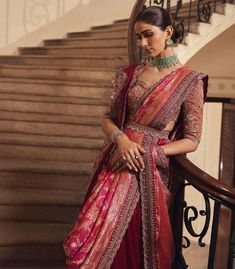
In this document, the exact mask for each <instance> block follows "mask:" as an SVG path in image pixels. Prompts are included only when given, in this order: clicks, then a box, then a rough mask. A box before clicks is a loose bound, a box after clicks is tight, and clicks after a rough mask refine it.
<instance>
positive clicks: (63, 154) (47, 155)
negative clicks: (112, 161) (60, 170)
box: [0, 144, 97, 163]
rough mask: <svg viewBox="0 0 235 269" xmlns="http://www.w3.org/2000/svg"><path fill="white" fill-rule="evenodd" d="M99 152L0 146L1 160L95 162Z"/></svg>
mask: <svg viewBox="0 0 235 269" xmlns="http://www.w3.org/2000/svg"><path fill="white" fill-rule="evenodd" d="M96 154H97V150H82V149H79V148H77V149H68V148H53V147H33V146H27V145H3V144H0V158H8V159H11V158H13V159H28V160H30V159H32V160H44V161H59V162H72V163H77V162H93V161H94V158H95V156H96Z"/></svg>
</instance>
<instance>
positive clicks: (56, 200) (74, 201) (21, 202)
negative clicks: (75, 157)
mask: <svg viewBox="0 0 235 269" xmlns="http://www.w3.org/2000/svg"><path fill="white" fill-rule="evenodd" d="M77 165H79V164H77ZM0 191H1V196H0V204H1V206H29V205H30V206H31V205H33V206H69V207H70V206H71V207H78V206H81V204H82V202H83V199H84V195H85V190H76V191H75V190H74V191H63V190H43V191H42V190H41V189H28V188H15V189H12V188H0ZM0 231H2V227H1V229H0ZM0 233H1V232H0ZM1 243H2V240H0V245H1Z"/></svg>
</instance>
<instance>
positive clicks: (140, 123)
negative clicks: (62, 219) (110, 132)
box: [64, 63, 208, 269]
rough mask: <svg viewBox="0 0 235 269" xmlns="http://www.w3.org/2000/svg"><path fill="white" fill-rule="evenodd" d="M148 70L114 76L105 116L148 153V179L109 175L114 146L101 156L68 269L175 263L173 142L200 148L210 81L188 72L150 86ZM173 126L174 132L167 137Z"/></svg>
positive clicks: (71, 238) (149, 268)
mask: <svg viewBox="0 0 235 269" xmlns="http://www.w3.org/2000/svg"><path fill="white" fill-rule="evenodd" d="M144 65H145V63H143V64H141V65H138V66H136V65H131V66H129V67H127V68H121V69H119V70H117V71H116V76H115V78H114V80H113V86H114V94H113V95H112V99H111V100H112V101H111V102H110V105H109V107H108V110H107V113H106V116H108V117H110V118H111V119H112V120H113V121H114V122H115V123H116V124H117V126H118V127H119V128H120V129H122V130H123V131H124V132H125V134H126V135H127V136H128V137H129V138H130V139H131V140H132V141H134V142H136V143H139V144H140V145H142V147H144V148H145V150H146V154H145V155H144V156H143V158H144V162H145V169H144V171H143V172H138V173H137V172H133V171H129V170H123V171H121V172H113V171H112V170H111V167H110V163H111V161H112V158H113V157H114V156H115V149H116V146H115V145H114V144H112V143H111V142H108V143H107V144H106V145H105V146H104V147H103V149H102V150H101V152H100V154H99V157H98V158H97V160H96V162H95V167H94V171H93V173H92V175H91V182H90V186H89V189H88V192H87V195H86V198H85V200H84V203H83V206H82V209H81V211H80V213H79V215H78V217H77V220H76V223H75V226H74V227H73V229H72V231H71V232H70V233H69V235H68V237H67V238H66V240H65V242H64V249H65V253H66V256H67V268H68V269H77V268H83V269H104V268H111V269H117V268H119V269H127V268H129V269H141V268H144V269H170V268H171V265H172V262H173V259H174V239H173V235H172V230H171V225H170V220H169V215H168V202H169V197H170V193H169V190H168V187H169V180H168V178H169V176H168V164H169V162H168V161H169V160H168V157H167V156H165V155H164V153H163V151H162V150H161V148H160V146H161V145H163V144H166V143H170V141H171V140H173V139H179V138H180V137H187V138H189V139H192V140H194V141H199V140H200V135H201V126H202V106H203V99H204V97H205V94H206V90H207V85H208V76H207V75H206V74H204V73H199V72H196V71H194V70H192V69H191V68H190V67H187V66H183V67H180V68H177V69H176V70H175V71H172V72H171V73H170V74H167V75H166V76H164V77H163V78H162V79H160V80H159V81H157V82H156V83H154V85H152V86H150V87H149V86H147V85H146V84H145V83H144V82H143V81H139V80H138V75H139V74H140V73H141V70H142V69H143V67H144ZM172 120H174V121H175V122H176V124H175V126H174V129H173V131H171V132H170V133H169V132H168V131H164V128H165V127H166V126H167V124H168V123H169V122H170V121H172Z"/></svg>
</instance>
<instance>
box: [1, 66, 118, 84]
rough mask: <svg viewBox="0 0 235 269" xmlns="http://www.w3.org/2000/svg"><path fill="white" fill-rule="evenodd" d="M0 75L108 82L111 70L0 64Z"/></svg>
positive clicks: (111, 74)
mask: <svg viewBox="0 0 235 269" xmlns="http://www.w3.org/2000/svg"><path fill="white" fill-rule="evenodd" d="M0 76H1V77H5V78H7V77H8V78H9V77H11V78H25V79H49V80H50V79H52V80H58V81H59V80H70V81H84V80H85V81H87V80H88V81H93V82H95V81H96V82H97V83H99V82H108V81H111V80H112V77H113V71H112V70H110V69H107V68H102V69H100V68H99V69H97V68H75V67H73V68H72V67H55V66H54V67H52V66H24V65H14V66H12V65H0Z"/></svg>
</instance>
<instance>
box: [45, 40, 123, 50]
mask: <svg viewBox="0 0 235 269" xmlns="http://www.w3.org/2000/svg"><path fill="white" fill-rule="evenodd" d="M43 43H44V45H45V46H78V47H79V48H85V47H87V46H88V47H90V46H94V44H95V46H97V47H99V46H104V47H116V46H123V47H127V40H126V38H123V39H121V38H120V39H106V40H100V39H97V40H79V39H74V40H73V39H71V38H70V39H55V40H53V39H52V40H44V42H43Z"/></svg>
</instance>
